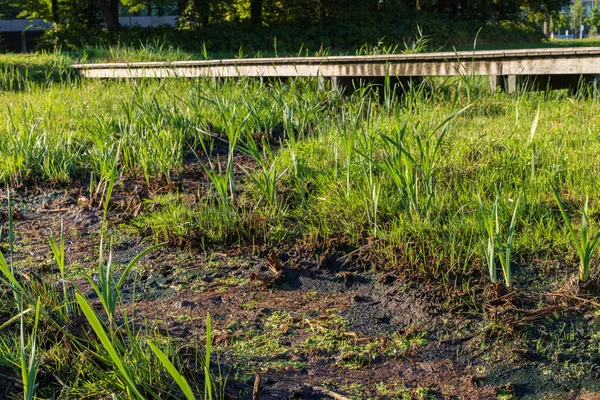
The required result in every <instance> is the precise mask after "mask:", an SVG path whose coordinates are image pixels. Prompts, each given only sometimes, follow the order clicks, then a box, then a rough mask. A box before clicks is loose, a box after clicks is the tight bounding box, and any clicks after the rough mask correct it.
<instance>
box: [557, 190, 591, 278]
mask: <svg viewBox="0 0 600 400" xmlns="http://www.w3.org/2000/svg"><path fill="white" fill-rule="evenodd" d="M552 192H553V193H554V197H555V199H556V203H557V204H558V207H559V208H560V214H561V215H562V217H563V220H564V222H565V224H566V225H567V229H568V230H569V235H570V238H571V243H572V244H573V246H574V247H575V250H577V255H578V256H579V280H580V281H581V282H587V281H588V280H589V279H590V264H591V262H592V258H593V256H594V252H595V250H596V247H598V244H599V243H600V232H597V233H596V235H594V237H593V238H589V237H588V221H589V216H588V199H587V197H586V199H585V204H584V206H583V216H582V218H581V234H580V235H579V236H578V235H577V233H575V229H574V228H573V224H572V223H571V218H570V217H569V215H568V214H567V211H566V209H565V205H564V204H563V202H562V200H561V199H560V196H559V194H558V191H557V190H556V188H555V187H554V185H552Z"/></svg>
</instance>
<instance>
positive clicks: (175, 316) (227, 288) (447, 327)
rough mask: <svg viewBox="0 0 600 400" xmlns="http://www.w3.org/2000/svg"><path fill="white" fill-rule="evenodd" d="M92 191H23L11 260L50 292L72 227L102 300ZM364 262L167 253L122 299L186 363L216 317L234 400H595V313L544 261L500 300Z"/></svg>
mask: <svg viewBox="0 0 600 400" xmlns="http://www.w3.org/2000/svg"><path fill="white" fill-rule="evenodd" d="M186 179H187V178H186ZM188 184H189V185H191V184H190V183H189V182H188V183H185V182H183V183H182V184H181V187H183V189H184V191H185V188H186V186H187V185H188ZM83 187H86V186H85V184H81V185H78V184H76V183H73V184H71V185H68V186H55V185H44V186H36V185H32V184H28V185H22V186H20V187H17V188H15V190H14V196H15V206H16V209H17V212H16V213H15V215H16V231H17V247H16V257H17V261H18V263H19V265H20V266H22V267H24V268H29V269H31V270H33V271H35V272H36V273H38V274H39V275H40V276H42V277H44V279H49V280H51V279H55V277H56V271H55V267H54V266H53V265H54V264H53V261H52V253H51V251H50V247H49V244H48V239H49V236H50V234H51V233H52V232H54V233H55V234H58V232H59V229H60V221H61V220H62V221H63V223H64V230H65V235H66V248H67V261H68V263H69V265H70V268H69V270H70V275H71V277H72V278H73V279H74V281H75V282H77V288H78V290H80V291H82V292H84V293H86V294H87V295H88V296H89V297H90V298H93V297H94V293H93V291H91V290H90V287H89V283H88V281H87V279H86V276H90V275H91V276H93V271H94V270H95V267H96V260H97V257H98V245H99V240H100V238H99V232H100V223H101V217H102V210H101V209H99V207H98V205H97V204H93V203H91V202H90V201H89V199H88V198H87V194H86V191H85V189H82V188H83ZM134 187H135V185H132V184H128V183H126V184H122V185H119V186H118V188H117V192H116V193H115V195H114V196H113V199H112V203H111V211H110V213H109V219H110V221H111V226H112V228H111V229H112V231H113V233H115V241H114V243H113V247H114V258H115V261H116V262H117V263H121V264H124V263H126V262H128V261H129V260H131V259H132V258H133V257H135V255H136V254H137V253H139V252H140V251H142V250H143V249H144V248H146V247H147V246H149V245H151V244H152V243H153V238H151V237H150V238H149V237H145V235H144V234H143V233H141V232H139V231H137V230H135V229H133V228H131V226H130V225H128V220H129V219H130V218H131V217H132V214H133V213H139V212H143V210H140V208H139V206H138V205H139V204H141V203H140V201H141V200H142V199H143V198H144V197H151V196H152V193H151V191H146V192H144V193H141V194H140V191H139V190H137V189H135V190H134V189H132V188H134ZM5 194H6V193H5V192H2V193H0V202H1V203H2V213H0V223H2V224H4V225H5V224H6V221H5V219H6V218H5V217H6V214H5V210H6V196H5ZM360 250H361V249H356V248H352V247H348V246H345V245H344V244H342V243H339V242H332V243H323V244H321V245H318V246H314V245H313V246H307V245H305V244H304V243H301V242H299V243H282V244H280V245H277V246H272V247H270V248H269V247H268V246H265V245H261V244H258V245H254V246H252V245H246V244H239V243H237V244H235V245H232V246H228V247H227V246H225V247H219V248H214V249H210V250H205V251H203V250H202V249H201V248H197V247H195V246H193V245H189V244H188V245H183V246H182V245H174V244H172V245H169V246H166V247H164V248H162V249H159V250H156V251H154V252H153V253H152V254H150V255H148V256H146V257H145V258H144V259H143V260H142V261H141V263H140V264H139V265H138V266H137V267H136V268H135V270H134V273H133V274H132V275H131V276H130V278H129V279H128V281H127V284H126V287H125V290H124V297H125V300H126V302H127V304H134V305H135V309H136V318H137V320H138V321H140V323H141V321H147V323H148V324H150V325H152V326H155V327H157V328H158V329H161V330H164V332H165V333H168V334H169V335H171V336H172V337H174V338H176V339H177V340H179V341H180V342H181V343H182V344H183V349H182V354H183V356H184V359H185V358H186V357H188V358H189V359H190V360H191V359H192V358H193V354H194V351H193V348H195V347H201V346H202V341H203V337H204V332H205V318H206V314H207V313H210V314H211V316H212V321H213V329H214V338H215V339H214V340H215V346H216V348H217V350H218V353H219V359H218V365H219V366H220V368H221V371H223V376H225V375H226V376H227V386H226V394H227V397H228V398H240V399H244V398H250V397H251V394H252V391H253V385H254V383H255V379H256V375H257V374H259V375H260V380H261V383H260V398H261V399H292V398H302V399H319V398H331V397H334V398H339V399H342V398H353V399H358V398H381V399H385V398H456V399H496V398H503V399H509V398H532V399H533V398H539V399H547V398H555V399H598V398H600V379H598V378H599V376H598V373H599V361H600V360H599V359H598V354H600V323H599V322H598V318H597V317H598V308H597V307H596V304H597V303H596V302H595V298H594V296H586V297H583V296H579V295H578V293H579V291H578V290H575V291H573V290H570V287H569V285H573V283H572V280H571V279H570V276H571V274H570V273H569V272H568V271H565V270H563V269H562V268H561V266H560V265H556V263H552V262H541V261H540V262H539V265H535V266H534V267H533V268H530V269H531V270H534V271H537V275H536V274H533V275H532V276H528V277H523V276H521V277H520V278H519V279H516V281H519V282H523V283H522V285H523V286H522V287H519V288H515V289H514V290H513V291H511V292H505V291H504V292H503V291H502V290H501V289H499V288H496V287H493V286H490V285H489V284H487V283H486V282H485V281H484V280H483V279H482V278H481V279H480V278H477V279H473V280H464V279H461V280H459V279H457V280H455V281H453V282H445V283H444V284H441V283H436V282H431V281H427V280H426V279H423V278H421V277H419V278H415V277H411V276H410V275H407V274H405V273H403V272H402V271H397V270H395V269H393V268H383V267H382V266H375V265H372V263H371V262H369V261H366V260H367V257H363V253H362V251H360ZM275 271H277V272H275ZM279 272H280V273H279ZM518 273H519V272H518V271H517V274H518ZM274 275H278V276H277V278H276V279H274ZM542 276H543V277H548V276H551V277H553V282H555V283H554V285H555V286H554V287H555V289H554V290H550V289H549V288H548V287H542V288H541V289H539V287H540V285H539V283H540V281H542V280H543V278H542ZM524 278H525V279H524ZM544 279H545V278H544ZM190 362H191V361H190ZM216 365H217V362H216V360H215V368H216Z"/></svg>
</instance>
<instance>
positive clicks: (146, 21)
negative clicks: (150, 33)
mask: <svg viewBox="0 0 600 400" xmlns="http://www.w3.org/2000/svg"><path fill="white" fill-rule="evenodd" d="M119 23H120V24H121V25H123V26H143V27H150V26H160V25H171V26H175V24H176V23H177V17H176V16H174V15H169V16H163V17H120V18H119ZM49 27H50V24H49V23H47V22H44V21H43V20H41V19H34V20H28V19H0V32H23V31H43V30H44V29H47V28H49Z"/></svg>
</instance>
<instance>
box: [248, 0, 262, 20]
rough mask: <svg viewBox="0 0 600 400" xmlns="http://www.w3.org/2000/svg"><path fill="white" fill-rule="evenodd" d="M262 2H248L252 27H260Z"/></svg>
mask: <svg viewBox="0 0 600 400" xmlns="http://www.w3.org/2000/svg"><path fill="white" fill-rule="evenodd" d="M262 6H263V0H250V22H252V25H262Z"/></svg>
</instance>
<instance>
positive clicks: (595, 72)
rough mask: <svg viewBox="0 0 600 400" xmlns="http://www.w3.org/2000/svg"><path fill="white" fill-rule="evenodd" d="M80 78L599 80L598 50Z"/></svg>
mask: <svg viewBox="0 0 600 400" xmlns="http://www.w3.org/2000/svg"><path fill="white" fill-rule="evenodd" d="M73 67H74V68H75V69H76V70H78V71H79V73H80V74H81V76H83V77H85V78H103V79H110V78H126V79H135V78H171V77H174V78H199V77H212V78H228V77H243V76H245V77H265V78H292V77H316V78H322V79H331V82H332V86H333V87H344V86H348V85H350V84H351V83H353V82H354V83H356V81H357V80H363V81H370V80H377V79H379V80H380V79H381V78H384V77H386V76H390V77H394V78H398V79H400V80H411V79H420V78H423V77H430V76H487V77H489V81H490V89H491V90H496V88H498V87H499V88H502V89H504V90H506V91H508V92H514V91H515V90H516V89H517V85H518V83H519V81H522V80H527V81H528V82H531V83H534V84H535V85H536V86H537V87H538V88H546V87H550V88H573V87H576V86H578V85H580V84H581V82H582V80H583V81H588V82H589V81H592V80H595V79H596V77H597V76H599V75H600V47H574V48H543V49H523V50H493V51H459V52H436V53H419V54H386V55H367V56H330V57H279V58H243V59H222V60H201V61H174V62H137V63H104V64H77V65H74V66H73Z"/></svg>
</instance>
